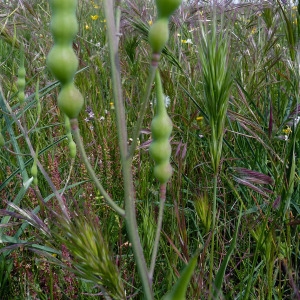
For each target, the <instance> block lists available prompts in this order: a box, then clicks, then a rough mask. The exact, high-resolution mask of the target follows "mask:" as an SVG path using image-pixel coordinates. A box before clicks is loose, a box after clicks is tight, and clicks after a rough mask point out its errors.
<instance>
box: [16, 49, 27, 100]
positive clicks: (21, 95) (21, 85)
mask: <svg viewBox="0 0 300 300" xmlns="http://www.w3.org/2000/svg"><path fill="white" fill-rule="evenodd" d="M25 76H26V70H25V67H24V52H23V50H22V53H21V61H20V67H19V69H18V79H17V87H18V99H19V102H20V104H23V103H24V101H25V84H26V81H25Z"/></svg>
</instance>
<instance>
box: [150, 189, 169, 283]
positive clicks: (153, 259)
mask: <svg viewBox="0 0 300 300" xmlns="http://www.w3.org/2000/svg"><path fill="white" fill-rule="evenodd" d="M166 188H167V185H166V184H162V185H161V186H160V203H159V212H158V219H157V228H156V234H155V240H154V245H153V252H152V257H151V265H150V270H149V277H150V279H151V280H152V278H153V273H154V268H155V262H156V256H157V252H158V247H159V240H160V233H161V228H162V221H163V214H164V207H165V202H166Z"/></svg>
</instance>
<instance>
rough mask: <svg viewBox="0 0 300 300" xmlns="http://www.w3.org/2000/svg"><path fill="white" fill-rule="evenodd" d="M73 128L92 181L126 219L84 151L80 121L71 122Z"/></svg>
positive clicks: (114, 208)
mask: <svg viewBox="0 0 300 300" xmlns="http://www.w3.org/2000/svg"><path fill="white" fill-rule="evenodd" d="M70 123H71V126H72V133H73V136H74V139H75V141H76V145H77V147H78V151H79V153H80V156H81V158H82V161H83V163H84V165H85V167H86V169H87V171H88V173H89V175H90V177H91V179H92V180H93V181H94V183H95V185H96V187H97V189H98V190H99V192H100V193H101V195H102V196H103V197H104V199H105V200H106V202H107V204H108V205H109V206H110V207H111V208H112V209H113V210H115V211H116V212H117V213H118V214H119V215H120V216H122V217H125V211H124V210H123V209H122V208H121V207H119V206H118V205H117V204H116V203H115V202H114V201H113V200H112V199H111V197H110V196H109V195H108V194H107V192H106V191H105V189H104V188H103V186H102V184H101V183H100V181H99V180H98V178H97V176H96V174H95V171H94V169H93V167H92V166H91V164H90V162H89V159H88V157H87V155H86V152H85V149H84V145H83V143H82V140H81V136H80V131H79V127H78V120H77V119H72V120H70Z"/></svg>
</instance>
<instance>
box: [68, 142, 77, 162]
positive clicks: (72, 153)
mask: <svg viewBox="0 0 300 300" xmlns="http://www.w3.org/2000/svg"><path fill="white" fill-rule="evenodd" d="M69 149H70V156H71V158H75V157H76V144H75V142H74V141H73V140H71V142H70V143H69Z"/></svg>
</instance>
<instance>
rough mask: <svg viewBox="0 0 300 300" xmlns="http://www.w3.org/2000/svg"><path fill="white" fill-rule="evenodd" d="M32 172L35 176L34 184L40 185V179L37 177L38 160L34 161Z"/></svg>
mask: <svg viewBox="0 0 300 300" xmlns="http://www.w3.org/2000/svg"><path fill="white" fill-rule="evenodd" d="M30 173H31V175H32V177H33V184H34V185H38V179H37V175H38V169H37V165H36V161H34V162H33V165H32V167H31V169H30Z"/></svg>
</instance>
